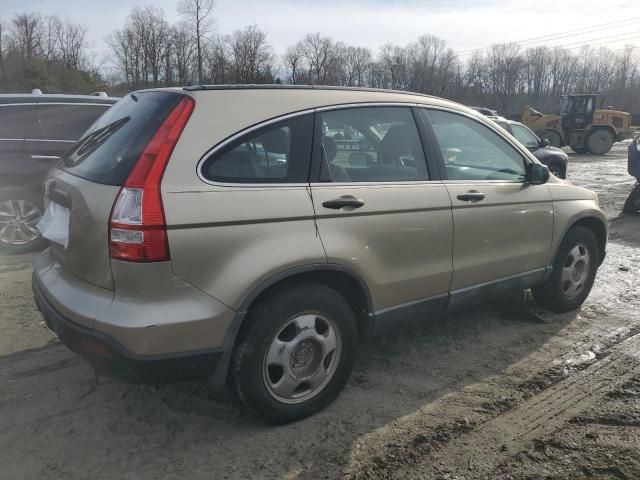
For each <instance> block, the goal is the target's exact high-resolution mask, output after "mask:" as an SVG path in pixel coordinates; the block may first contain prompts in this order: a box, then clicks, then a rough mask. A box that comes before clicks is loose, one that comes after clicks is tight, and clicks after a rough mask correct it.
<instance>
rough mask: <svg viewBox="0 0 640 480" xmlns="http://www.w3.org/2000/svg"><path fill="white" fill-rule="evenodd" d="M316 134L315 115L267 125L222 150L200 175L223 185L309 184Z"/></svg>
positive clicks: (208, 162)
mask: <svg viewBox="0 0 640 480" xmlns="http://www.w3.org/2000/svg"><path fill="white" fill-rule="evenodd" d="M312 134H313V115H312V114H307V115H301V116H298V117H294V118H289V119H287V120H283V121H281V122H277V123H274V124H271V125H267V126H265V127H262V128H259V129H258V130H254V131H252V132H250V133H247V134H246V135H243V136H241V137H240V138H239V139H237V140H234V141H232V142H231V143H229V144H228V145H226V146H225V147H223V148H222V149H220V150H218V151H217V152H216V153H214V154H213V155H212V156H210V157H209V158H207V159H206V160H205V161H204V163H203V164H202V168H201V170H200V172H201V174H202V176H203V177H204V178H205V179H207V180H211V181H215V182H222V183H302V182H306V181H307V178H308V175H309V161H310V158H311V144H312V142H311V139H312Z"/></svg>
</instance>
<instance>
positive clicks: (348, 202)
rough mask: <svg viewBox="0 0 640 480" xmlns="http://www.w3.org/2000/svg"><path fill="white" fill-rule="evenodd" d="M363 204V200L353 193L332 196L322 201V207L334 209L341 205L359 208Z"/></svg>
mask: <svg viewBox="0 0 640 480" xmlns="http://www.w3.org/2000/svg"><path fill="white" fill-rule="evenodd" d="M363 205H364V200H360V199H359V198H356V197H354V196H353V195H343V196H342V197H340V198H334V199H333V200H327V201H326V202H323V203H322V206H323V207H324V208H332V209H334V210H339V209H341V208H343V207H351V208H360V207H362V206H363Z"/></svg>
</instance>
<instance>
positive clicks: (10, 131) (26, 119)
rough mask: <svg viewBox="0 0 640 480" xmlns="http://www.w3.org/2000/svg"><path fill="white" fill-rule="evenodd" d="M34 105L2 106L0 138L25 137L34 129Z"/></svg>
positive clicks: (15, 138) (0, 108)
mask: <svg viewBox="0 0 640 480" xmlns="http://www.w3.org/2000/svg"><path fill="white" fill-rule="evenodd" d="M33 118H34V116H33V105H5V106H0V139H4V140H8V139H14V140H17V139H23V138H26V137H28V136H29V135H31V132H32V131H33V127H34V125H33Z"/></svg>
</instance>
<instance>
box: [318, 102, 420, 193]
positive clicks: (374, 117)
mask: <svg viewBox="0 0 640 480" xmlns="http://www.w3.org/2000/svg"><path fill="white" fill-rule="evenodd" d="M319 121H320V122H321V124H322V167H321V168H322V169H321V172H320V179H321V180H323V181H332V182H347V183H349V182H402V181H420V180H428V179H429V175H428V172H427V164H426V159H425V155H424V151H423V149H422V143H421V141H420V136H419V134H418V128H417V126H416V123H415V120H414V118H413V113H412V112H411V109H410V108H408V107H358V108H346V109H339V110H330V111H327V112H322V113H321V114H319Z"/></svg>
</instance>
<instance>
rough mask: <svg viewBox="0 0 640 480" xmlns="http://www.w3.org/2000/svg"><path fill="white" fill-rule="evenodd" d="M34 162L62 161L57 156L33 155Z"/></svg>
mask: <svg viewBox="0 0 640 480" xmlns="http://www.w3.org/2000/svg"><path fill="white" fill-rule="evenodd" d="M31 158H33V159H34V160H60V157H59V156H57V155H31Z"/></svg>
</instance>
